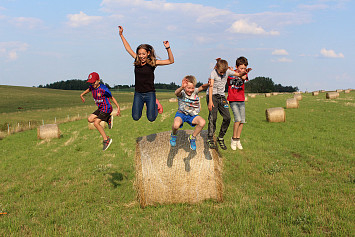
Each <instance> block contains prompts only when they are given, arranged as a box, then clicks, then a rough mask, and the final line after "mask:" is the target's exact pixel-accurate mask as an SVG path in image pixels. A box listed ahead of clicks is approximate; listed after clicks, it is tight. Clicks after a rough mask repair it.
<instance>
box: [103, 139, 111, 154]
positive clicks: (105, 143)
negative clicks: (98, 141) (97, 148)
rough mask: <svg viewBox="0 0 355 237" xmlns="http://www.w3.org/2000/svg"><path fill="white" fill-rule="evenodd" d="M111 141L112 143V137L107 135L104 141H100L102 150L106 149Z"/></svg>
mask: <svg viewBox="0 0 355 237" xmlns="http://www.w3.org/2000/svg"><path fill="white" fill-rule="evenodd" d="M111 143H112V139H111V138H109V137H107V140H104V141H103V142H102V144H103V145H104V147H103V148H102V150H104V151H106V150H107V148H108V147H109V146H110V145H111Z"/></svg>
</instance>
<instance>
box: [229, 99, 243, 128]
mask: <svg viewBox="0 0 355 237" xmlns="http://www.w3.org/2000/svg"><path fill="white" fill-rule="evenodd" d="M229 105H230V107H231V109H232V111H233V114H234V122H240V123H245V102H244V101H231V102H229Z"/></svg>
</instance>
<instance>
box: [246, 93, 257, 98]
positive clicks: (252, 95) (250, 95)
mask: <svg viewBox="0 0 355 237" xmlns="http://www.w3.org/2000/svg"><path fill="white" fill-rule="evenodd" d="M248 96H249V97H250V98H255V97H256V94H249V95H248Z"/></svg>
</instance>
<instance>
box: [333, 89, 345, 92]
mask: <svg viewBox="0 0 355 237" xmlns="http://www.w3.org/2000/svg"><path fill="white" fill-rule="evenodd" d="M335 92H338V93H339V92H343V90H341V89H338V90H336V91H335Z"/></svg>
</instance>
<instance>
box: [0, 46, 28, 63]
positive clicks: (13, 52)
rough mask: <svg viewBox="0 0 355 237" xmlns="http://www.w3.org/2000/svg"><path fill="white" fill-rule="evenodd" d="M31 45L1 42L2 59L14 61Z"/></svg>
mask: <svg viewBox="0 0 355 237" xmlns="http://www.w3.org/2000/svg"><path fill="white" fill-rule="evenodd" d="M28 47H29V45H28V44H27V43H22V42H17V41H10V42H0V58H5V59H6V60H7V61H14V60H16V59H17V58H18V53H19V52H23V51H26V50H27V49H28Z"/></svg>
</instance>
